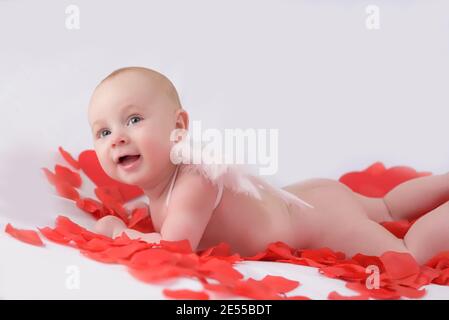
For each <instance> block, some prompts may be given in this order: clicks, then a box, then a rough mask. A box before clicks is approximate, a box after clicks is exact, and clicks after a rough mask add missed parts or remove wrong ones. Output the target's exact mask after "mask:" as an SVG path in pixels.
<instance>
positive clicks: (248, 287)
mask: <svg viewBox="0 0 449 320" xmlns="http://www.w3.org/2000/svg"><path fill="white" fill-rule="evenodd" d="M234 293H235V294H238V295H241V296H244V297H248V298H252V299H257V300H277V299H280V298H281V297H280V296H279V295H277V294H276V292H275V291H274V290H273V289H272V288H270V287H269V286H267V285H266V284H264V283H263V282H262V281H258V280H254V279H253V278H249V279H248V280H246V281H239V282H237V283H236V285H235V287H234Z"/></svg>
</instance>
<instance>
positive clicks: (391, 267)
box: [380, 251, 420, 279]
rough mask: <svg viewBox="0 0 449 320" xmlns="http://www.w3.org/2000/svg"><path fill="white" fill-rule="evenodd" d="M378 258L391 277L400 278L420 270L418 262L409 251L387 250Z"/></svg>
mask: <svg viewBox="0 0 449 320" xmlns="http://www.w3.org/2000/svg"><path fill="white" fill-rule="evenodd" d="M380 260H381V261H382V263H383V265H384V267H385V271H386V273H387V274H388V275H389V276H390V277H391V278H392V279H402V278H406V277H410V276H413V275H418V274H419V272H420V267H419V265H418V263H417V262H416V260H415V259H414V258H413V257H412V256H411V255H410V254H409V253H403V252H393V251H388V252H385V253H384V254H382V255H381V256H380Z"/></svg>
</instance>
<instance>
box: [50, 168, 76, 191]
mask: <svg viewBox="0 0 449 320" xmlns="http://www.w3.org/2000/svg"><path fill="white" fill-rule="evenodd" d="M55 174H56V176H58V178H59V179H61V180H63V181H66V182H67V183H69V184H70V185H71V186H72V187H74V188H79V187H81V183H82V181H81V177H80V175H79V174H78V173H77V172H74V171H72V170H70V169H69V168H66V167H64V166H61V165H59V164H57V165H55Z"/></svg>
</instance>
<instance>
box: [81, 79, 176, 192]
mask: <svg viewBox="0 0 449 320" xmlns="http://www.w3.org/2000/svg"><path fill="white" fill-rule="evenodd" d="M180 111H182V109H177V108H176V106H175V103H174V102H173V100H172V99H170V98H169V97H168V96H167V94H165V92H164V90H163V88H162V87H161V86H160V85H159V86H158V83H157V82H154V81H153V82H152V81H151V79H148V77H147V76H145V75H142V74H140V73H138V72H124V73H123V74H118V75H116V76H115V77H112V78H110V79H107V80H106V81H105V82H103V83H102V84H101V85H100V86H99V87H97V89H96V90H95V92H94V94H93V96H92V98H91V101H90V104H89V112H88V118H89V124H90V126H91V129H92V135H93V141H94V148H95V151H96V154H97V157H98V160H99V161H100V164H101V166H102V167H103V170H104V171H105V172H106V173H107V174H108V175H109V176H110V177H111V178H113V179H116V180H118V181H121V182H124V183H128V184H132V185H137V186H140V187H142V188H147V187H152V186H153V184H154V183H155V182H156V181H158V179H160V178H161V177H162V175H163V174H164V173H165V172H166V170H167V169H169V168H170V166H173V164H172V163H171V162H170V150H171V147H172V146H173V143H174V142H172V141H170V134H171V132H172V131H173V130H174V129H175V128H176V122H177V121H176V120H177V117H178V115H179V112H180ZM123 155H140V157H139V158H138V160H137V162H135V163H134V164H133V166H132V168H129V169H125V166H124V165H123V163H119V162H118V160H119V157H120V156H123Z"/></svg>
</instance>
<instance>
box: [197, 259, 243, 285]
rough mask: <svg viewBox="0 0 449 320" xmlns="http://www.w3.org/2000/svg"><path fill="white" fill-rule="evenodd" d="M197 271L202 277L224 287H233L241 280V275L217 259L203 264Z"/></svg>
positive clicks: (229, 265) (228, 264) (226, 263)
mask: <svg viewBox="0 0 449 320" xmlns="http://www.w3.org/2000/svg"><path fill="white" fill-rule="evenodd" d="M197 270H198V271H199V272H201V273H202V274H204V276H206V277H209V278H212V279H215V280H218V281H219V282H221V283H222V284H224V285H234V284H235V282H236V281H238V280H240V279H242V278H243V275H242V274H241V273H240V272H238V271H237V270H235V269H234V268H233V267H232V265H231V264H230V263H228V262H226V261H223V260H220V259H217V258H213V259H210V260H208V261H206V262H204V263H203V264H201V265H200V266H199V267H198V269H197Z"/></svg>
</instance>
